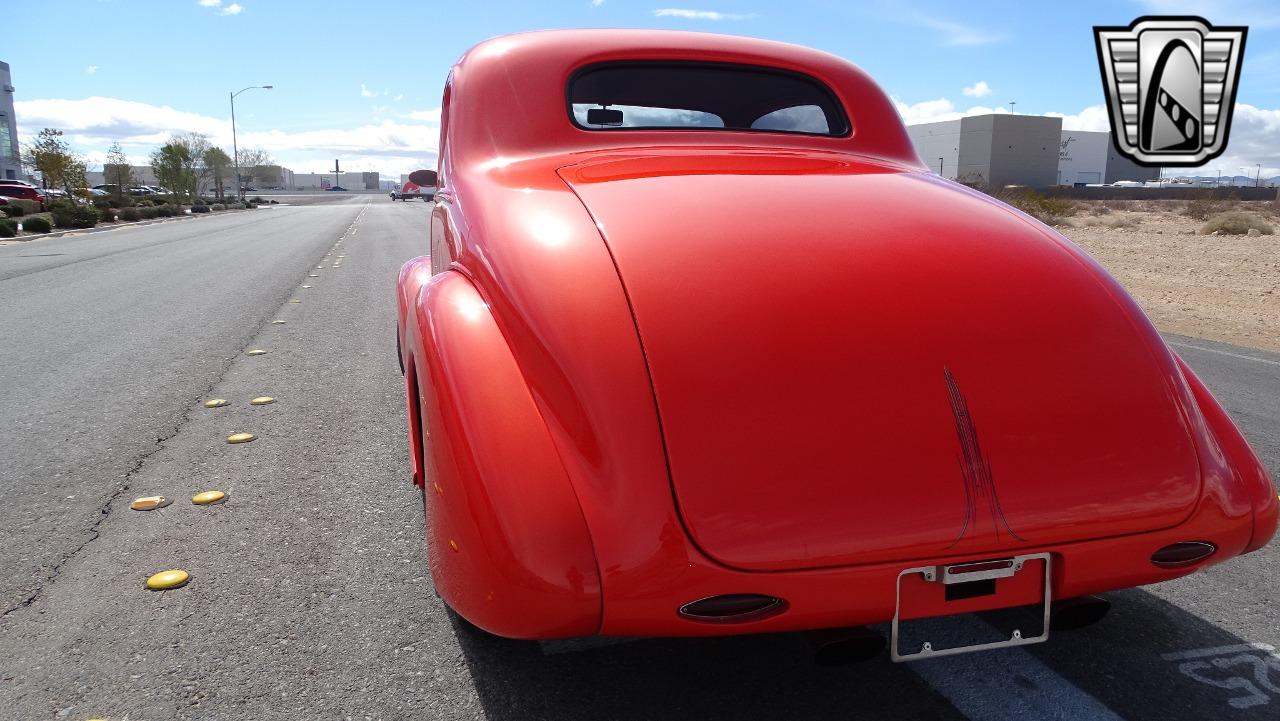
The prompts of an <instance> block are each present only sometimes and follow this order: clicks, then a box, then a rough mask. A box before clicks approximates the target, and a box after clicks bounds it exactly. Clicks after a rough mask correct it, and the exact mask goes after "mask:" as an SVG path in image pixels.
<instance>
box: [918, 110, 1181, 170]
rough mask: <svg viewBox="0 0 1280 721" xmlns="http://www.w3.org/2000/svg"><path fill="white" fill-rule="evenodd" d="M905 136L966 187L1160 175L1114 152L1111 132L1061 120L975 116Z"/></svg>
mask: <svg viewBox="0 0 1280 721" xmlns="http://www.w3.org/2000/svg"><path fill="white" fill-rule="evenodd" d="M907 134H908V135H909V136H910V137H911V142H912V143H913V144H914V145H915V148H916V152H917V153H919V154H920V159H921V160H922V161H924V163H925V165H928V166H929V167H930V169H932V170H933V171H934V172H936V173H938V174H939V175H942V176H943V177H946V178H951V179H953V180H959V181H961V182H964V183H976V184H983V185H986V186H989V187H994V188H1000V187H1004V186H1006V185H1021V186H1025V187H1029V188H1045V187H1048V186H1051V185H1077V184H1096V183H1114V182H1116V181H1117V180H1138V181H1143V180H1154V179H1155V178H1157V177H1158V176H1159V169H1158V168H1144V167H1142V166H1139V165H1136V164H1135V163H1133V162H1132V161H1130V160H1128V159H1127V158H1124V157H1122V156H1120V155H1119V154H1118V153H1116V152H1115V147H1114V145H1113V144H1112V142H1111V138H1110V133H1105V132H1101V133H1098V132H1081V131H1074V130H1073V131H1064V130H1063V129H1062V118H1050V117H1044V116H1040V115H1012V114H1008V113H998V114H990V115H974V116H970V117H965V118H958V119H956V120H946V121H942V122H938V123H921V124H919V125H910V126H907Z"/></svg>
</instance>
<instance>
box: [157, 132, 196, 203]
mask: <svg viewBox="0 0 1280 721" xmlns="http://www.w3.org/2000/svg"><path fill="white" fill-rule="evenodd" d="M190 162H191V158H190V157H188V155H187V148H186V146H185V145H182V144H181V143H177V142H174V141H173V140H172V139H170V140H169V142H167V143H165V144H164V145H161V146H160V147H159V148H157V149H156V151H155V152H154V153H152V154H151V171H152V172H153V173H155V176H156V180H157V181H158V182H159V183H160V184H161V185H163V186H164V187H166V188H168V189H169V192H170V193H173V194H174V196H175V197H177V196H179V194H180V193H181V192H183V191H184V190H185V189H186V188H189V187H191V185H192V182H193V181H192V178H191V176H190V174H189V173H188V171H187V166H188V164H189V163H190Z"/></svg>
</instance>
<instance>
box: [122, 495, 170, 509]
mask: <svg viewBox="0 0 1280 721" xmlns="http://www.w3.org/2000/svg"><path fill="white" fill-rule="evenodd" d="M170 503H173V500H172V499H169V498H165V497H164V496H143V497H141V498H135V499H133V503H130V504H129V507H130V508H132V509H133V510H135V511H153V510H155V509H157V508H164V507H165V506H167V505H169V504H170Z"/></svg>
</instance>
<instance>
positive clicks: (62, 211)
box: [52, 203, 98, 228]
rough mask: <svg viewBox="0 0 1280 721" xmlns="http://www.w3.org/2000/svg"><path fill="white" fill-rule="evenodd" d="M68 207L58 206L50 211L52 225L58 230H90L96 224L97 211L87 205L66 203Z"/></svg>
mask: <svg viewBox="0 0 1280 721" xmlns="http://www.w3.org/2000/svg"><path fill="white" fill-rule="evenodd" d="M68 205H69V206H70V207H67V206H64V205H59V206H58V207H56V208H54V209H53V211H52V214H53V224H54V225H55V226H57V227H59V228H92V227H93V226H95V225H97V224H98V211H97V209H96V208H93V207H92V206H88V205H76V204H74V203H68Z"/></svg>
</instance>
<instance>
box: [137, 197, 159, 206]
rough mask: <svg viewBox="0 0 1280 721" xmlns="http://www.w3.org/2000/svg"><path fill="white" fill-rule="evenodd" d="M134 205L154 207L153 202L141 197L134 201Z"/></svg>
mask: <svg viewBox="0 0 1280 721" xmlns="http://www.w3.org/2000/svg"><path fill="white" fill-rule="evenodd" d="M134 206H136V207H138V208H152V207H155V202H154V201H152V200H148V199H146V198H143V199H142V200H139V201H138V202H136V203H134Z"/></svg>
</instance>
